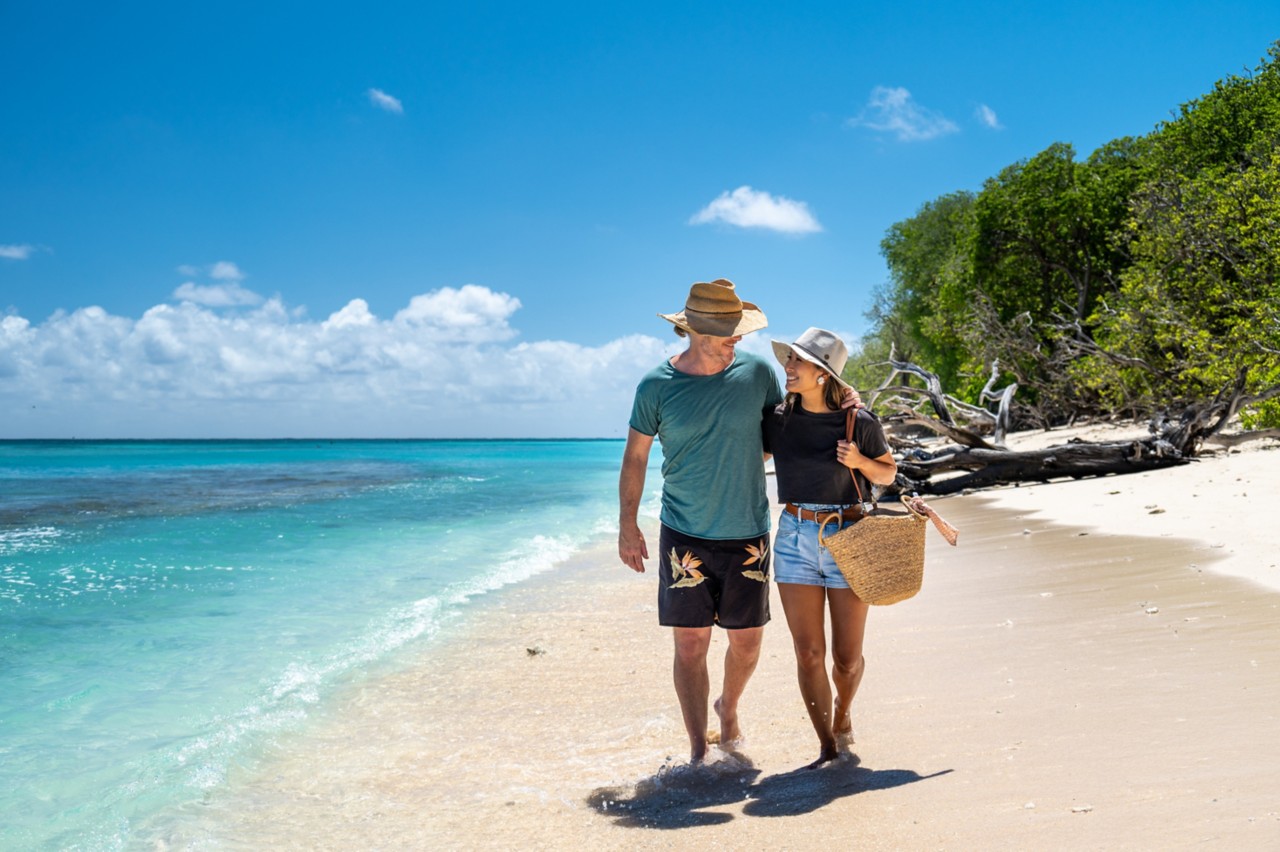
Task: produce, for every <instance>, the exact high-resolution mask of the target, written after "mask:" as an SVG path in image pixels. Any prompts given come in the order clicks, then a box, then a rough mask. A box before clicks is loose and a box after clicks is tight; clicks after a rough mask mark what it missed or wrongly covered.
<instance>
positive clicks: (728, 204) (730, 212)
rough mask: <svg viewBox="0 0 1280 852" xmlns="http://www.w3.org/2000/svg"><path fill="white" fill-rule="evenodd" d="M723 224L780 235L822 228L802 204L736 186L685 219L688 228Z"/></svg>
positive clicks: (809, 231)
mask: <svg viewBox="0 0 1280 852" xmlns="http://www.w3.org/2000/svg"><path fill="white" fill-rule="evenodd" d="M708 222H725V223H727V224H729V225H735V226H737V227H739V228H766V229H768V230H771V231H780V232H782V233H784V234H811V233H814V232H816V231H821V230H822V226H821V225H819V224H818V220H817V219H815V218H814V217H813V214H812V213H810V212H809V206H808V205H807V204H805V203H804V202H803V201H792V200H791V199H790V198H783V197H782V196H778V197H776V198H775V197H774V196H772V195H770V194H769V193H767V192H761V191H758V190H755V189H752V188H751V187H749V186H740V187H738V188H737V189H735V190H734V191H733V192H722V193H720V196H719V197H718V198H716V199H715V200H714V201H712V202H711V203H710V204H708V205H707V206H706V207H704V208H702V209H701V210H699V211H698V212H697V213H695V214H694V215H693V217H692V218H690V219H689V224H691V225H702V224H706V223H708Z"/></svg>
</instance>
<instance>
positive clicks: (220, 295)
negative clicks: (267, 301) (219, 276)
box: [173, 281, 262, 308]
mask: <svg viewBox="0 0 1280 852" xmlns="http://www.w3.org/2000/svg"><path fill="white" fill-rule="evenodd" d="M173 298H175V299H179V300H181V301H183V302H194V303H195V304H197V305H205V306H207V307H210V308H232V307H242V306H245V305H260V304H262V297H261V296H259V295H258V294H257V293H255V292H253V291H252V290H246V289H245V288H244V287H241V286H240V285H239V284H237V283H235V282H234V281H233V282H232V283H230V284H208V285H206V284H196V283H195V282H193V281H188V282H186V283H185V284H183V285H182V286H181V287H179V288H178V289H176V290H174V291H173Z"/></svg>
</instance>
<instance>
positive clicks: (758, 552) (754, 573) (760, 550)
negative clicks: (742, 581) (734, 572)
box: [742, 538, 769, 583]
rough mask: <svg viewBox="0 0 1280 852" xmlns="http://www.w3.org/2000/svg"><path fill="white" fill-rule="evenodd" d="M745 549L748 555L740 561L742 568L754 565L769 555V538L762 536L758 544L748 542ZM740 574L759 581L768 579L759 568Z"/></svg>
mask: <svg viewBox="0 0 1280 852" xmlns="http://www.w3.org/2000/svg"><path fill="white" fill-rule="evenodd" d="M746 549H747V553H748V554H749V556H748V558H747V559H746V560H745V561H744V562H743V563H742V567H743V568H746V567H747V566H748V565H754V564H756V563H757V562H761V563H763V562H764V558H765V557H766V556H768V555H769V540H768V539H765V538H762V539H760V543H759V544H758V545H752V544H748V545H747V548H746ZM742 576H744V577H748V578H750V579H752V580H758V581H759V582H761V583H763V582H765V581H766V580H767V579H768V578H767V577H766V576H765V573H764V571H760V570H751V571H743V572H742Z"/></svg>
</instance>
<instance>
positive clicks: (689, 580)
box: [671, 547, 707, 589]
mask: <svg viewBox="0 0 1280 852" xmlns="http://www.w3.org/2000/svg"><path fill="white" fill-rule="evenodd" d="M701 565H702V560H701V559H699V558H698V557H696V556H694V555H693V551H692V550H686V551H685V552H684V557H683V558H681V557H680V556H679V555H678V554H677V553H676V549H675V548H674V547H673V548H671V576H672V577H673V578H674V579H675V582H674V583H672V584H671V588H673V589H687V588H689V587H691V586H696V585H698V584H699V583H701V582H702V581H703V580H705V579H707V578H706V576H705V575H704V574H703V573H702V572H701V571H699V570H698V568H699V567H701Z"/></svg>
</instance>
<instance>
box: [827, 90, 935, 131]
mask: <svg viewBox="0 0 1280 852" xmlns="http://www.w3.org/2000/svg"><path fill="white" fill-rule="evenodd" d="M848 124H850V125H852V126H856V127H868V128H870V129H872V130H878V131H881V132H884V133H893V134H894V135H895V136H897V137H898V141H900V142H922V141H925V140H928V139H935V138H937V137H939V136H946V135H947V134H949V133H955V132H957V131H958V130H959V129H960V128H959V127H957V126H956V125H955V123H954V122H952V121H950V120H949V119H947V118H946V117H945V116H943V115H942V114H941V113H937V112H934V111H933V110H931V109H927V108H925V107H922V106H920V105H919V104H918V103H916V102H915V101H914V100H913V99H912V97H911V92H909V91H907V90H906V89H904V88H901V87H897V88H890V87H888V86H876V87H875V88H874V89H872V90H871V97H870V99H868V101H867V105H866V106H865V107H864V108H863V110H862V112H861V113H860V114H858V115H857V116H855V117H854V118H851V119H849V121H848Z"/></svg>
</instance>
